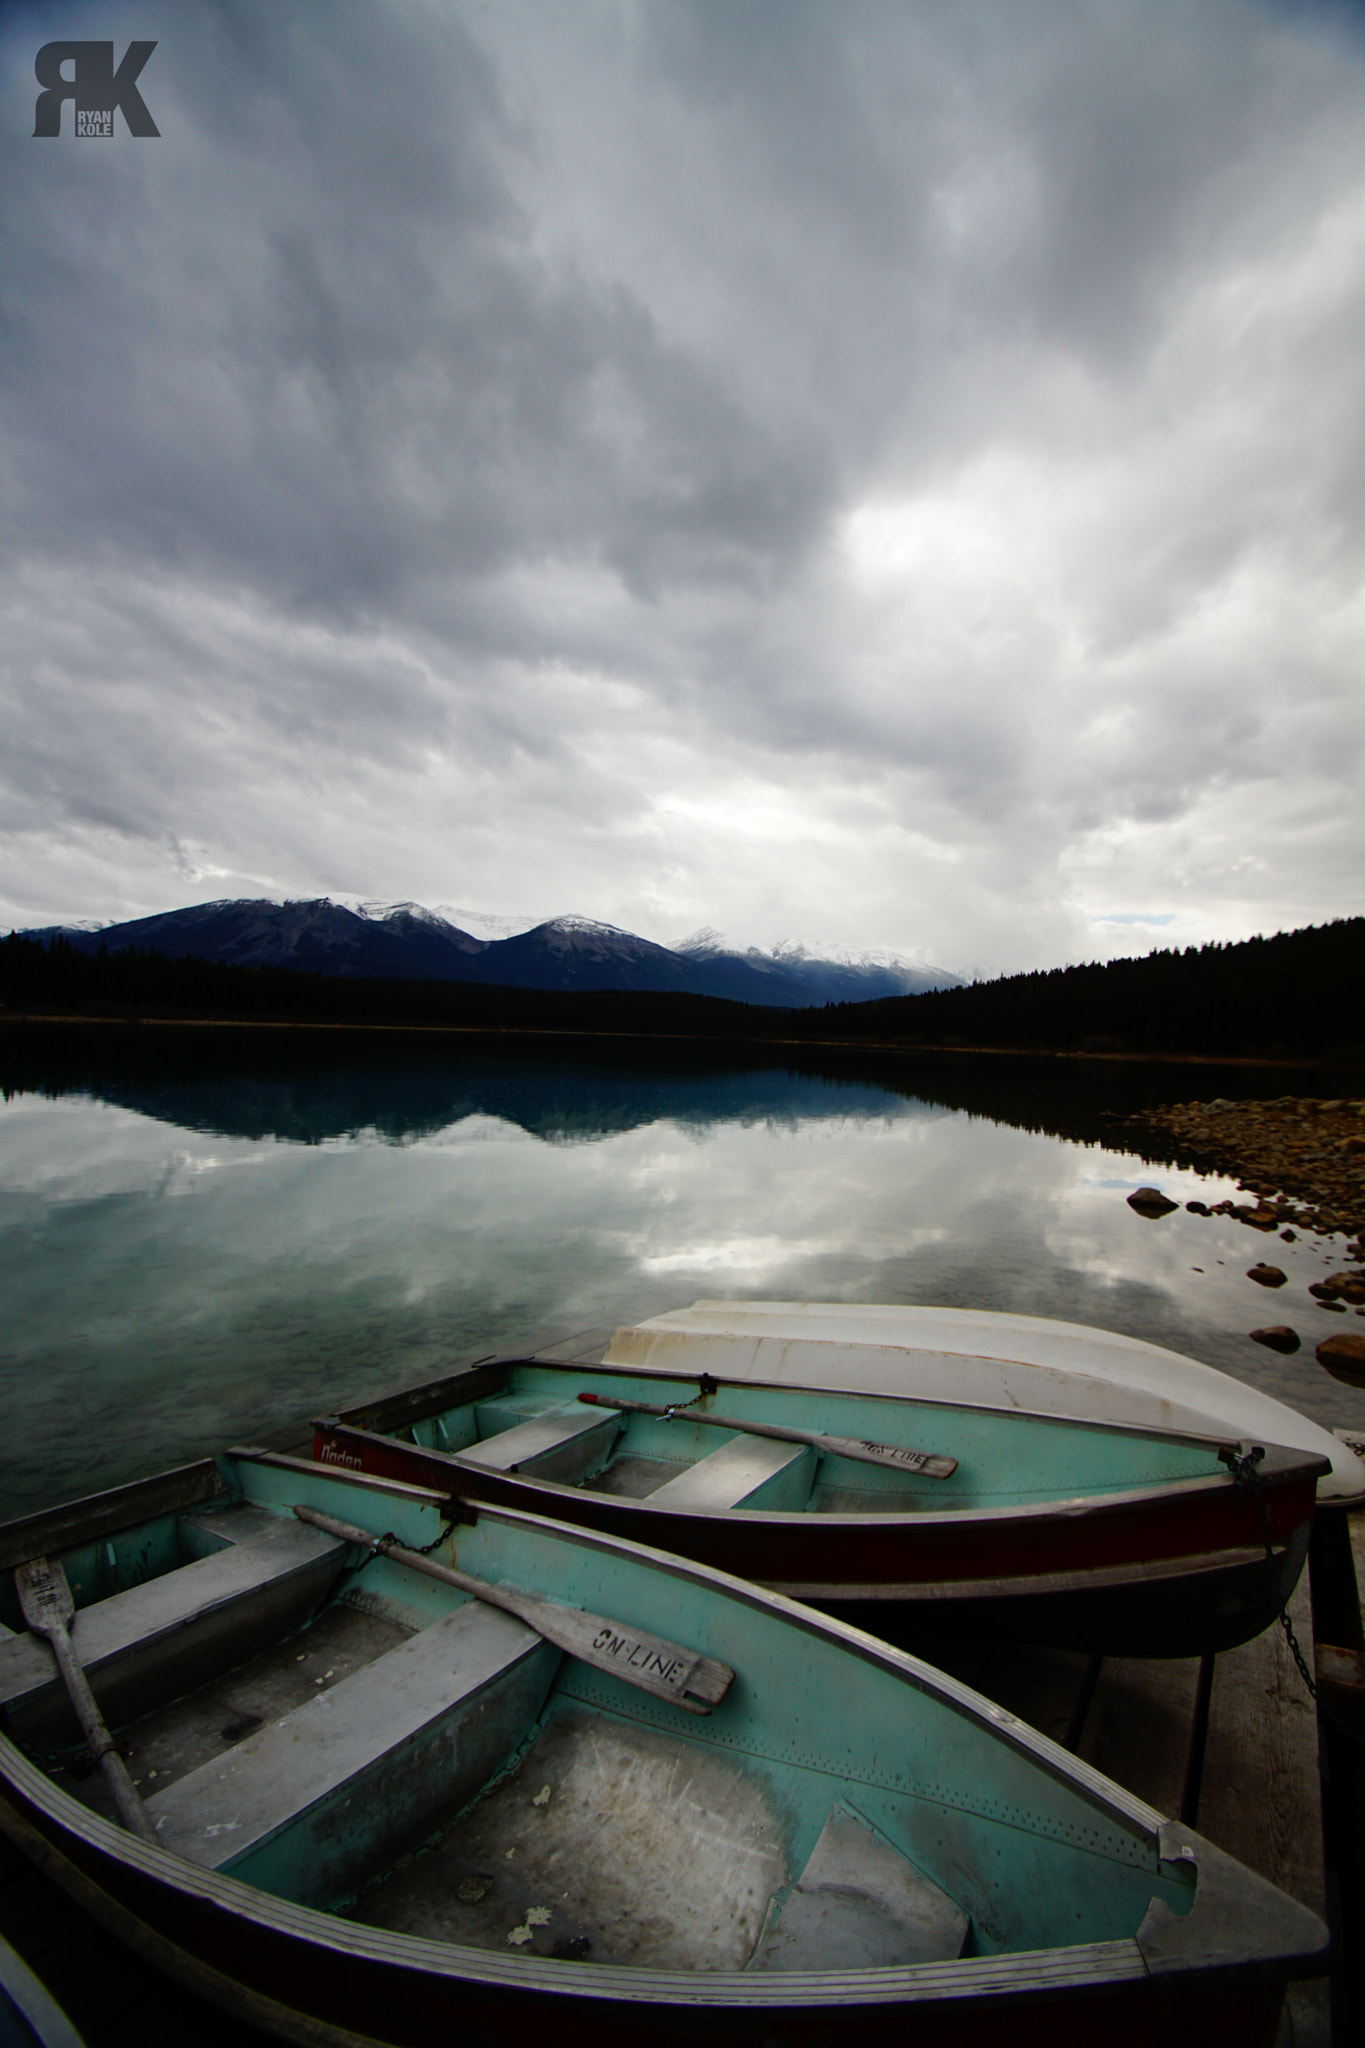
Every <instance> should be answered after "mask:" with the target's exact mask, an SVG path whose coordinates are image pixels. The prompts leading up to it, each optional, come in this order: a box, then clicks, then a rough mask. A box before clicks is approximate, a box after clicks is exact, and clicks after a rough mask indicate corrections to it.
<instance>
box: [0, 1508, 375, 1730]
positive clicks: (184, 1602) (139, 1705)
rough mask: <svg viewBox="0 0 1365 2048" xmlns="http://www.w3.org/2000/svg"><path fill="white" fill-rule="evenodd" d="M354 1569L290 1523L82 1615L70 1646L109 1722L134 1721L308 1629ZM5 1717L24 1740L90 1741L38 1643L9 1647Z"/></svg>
mask: <svg viewBox="0 0 1365 2048" xmlns="http://www.w3.org/2000/svg"><path fill="white" fill-rule="evenodd" d="M223 1520H224V1522H226V1521H227V1517H226V1516H224V1517H223ZM345 1560H346V1545H345V1544H344V1543H338V1542H337V1541H336V1539H335V1537H332V1536H327V1535H324V1534H323V1532H322V1531H321V1530H320V1529H310V1528H308V1527H306V1526H305V1525H304V1524H303V1523H302V1522H296V1521H294V1519H293V1518H292V1517H290V1519H289V1520H288V1521H284V1520H277V1521H275V1522H274V1525H273V1527H271V1528H269V1529H267V1530H265V1531H264V1532H263V1533H261V1534H257V1535H253V1536H251V1537H250V1538H248V1539H247V1540H246V1541H243V1542H236V1543H234V1542H228V1543H227V1544H225V1546H224V1547H223V1548H221V1549H218V1550H215V1551H213V1552H212V1553H211V1554H210V1555H209V1556H207V1557H203V1558H200V1559H198V1560H197V1561H196V1562H194V1563H192V1564H186V1565H181V1566H180V1568H179V1569H178V1570H176V1571H170V1572H166V1573H164V1574H163V1575H162V1576H161V1577H160V1578H156V1579H149V1580H147V1582H146V1583H145V1584H144V1585H141V1586H131V1587H129V1589H128V1591H127V1592H125V1593H115V1594H113V1595H111V1597H110V1598H109V1599H107V1600H97V1601H95V1602H94V1603H93V1604H92V1605H91V1606H89V1607H82V1608H81V1609H80V1610H79V1611H78V1612H77V1614H76V1618H75V1620H74V1622H73V1623H72V1627H71V1640H72V1644H73V1646H74V1648H75V1651H76V1655H77V1656H78V1657H79V1659H80V1661H81V1663H82V1664H83V1665H84V1666H85V1670H86V1672H87V1674H88V1676H89V1679H90V1684H91V1688H92V1690H93V1691H94V1694H95V1698H96V1699H97V1700H98V1701H99V1704H100V1706H101V1707H102V1709H103V1711H104V1713H105V1715H106V1716H107V1717H108V1719H109V1720H111V1721H113V1722H115V1723H118V1722H121V1721H128V1720H132V1719H134V1718H135V1717H136V1716H137V1715H138V1714H141V1713H145V1712H147V1711H148V1710H149V1709H150V1708H151V1707H154V1706H158V1705H160V1704H161V1703H162V1702H163V1701H166V1700H169V1699H174V1698H175V1697H176V1696H177V1694H179V1693H182V1692H187V1691H189V1690H190V1689H191V1688H192V1687H194V1686H197V1685H202V1684H205V1683H206V1682H207V1681H208V1680H209V1679H211V1678H214V1677H216V1676H218V1674H219V1673H221V1672H223V1671H228V1670H231V1668H232V1667H233V1665H235V1664H240V1663H242V1662H244V1660H245V1659H246V1658H248V1657H251V1656H254V1655H255V1653H256V1651H257V1650H259V1649H261V1648H263V1647H264V1646H265V1644H267V1643H269V1642H273V1641H275V1640H276V1639H277V1638H278V1637H279V1636H282V1635H285V1634H287V1633H288V1632H289V1631H290V1630H291V1629H294V1628H298V1627H299V1626H300V1625H301V1624H302V1623H303V1622H304V1621H305V1620H306V1619H307V1617H308V1615H309V1614H310V1613H311V1612H312V1610H313V1609H314V1607H316V1605H317V1603H318V1602H319V1600H321V1599H322V1597H323V1595H324V1594H325V1593H326V1591H327V1589H328V1588H329V1586H330V1585H331V1584H332V1581H333V1580H334V1579H335V1578H336V1577H337V1575H338V1573H339V1572H340V1570H341V1568H342V1565H343V1564H344V1563H345ZM0 1717H2V1718H3V1725H4V1727H5V1730H6V1733H8V1734H11V1735H17V1736H19V1737H21V1738H22V1739H25V1740H30V1741H42V1742H74V1741H77V1740H78V1739H79V1734H80V1731H79V1729H78V1727H77V1725H76V1719H75V1716H74V1714H73V1713H72V1711H71V1707H70V1703H69V1702H68V1700H67V1696H66V1688H65V1686H64V1685H63V1684H62V1681H61V1679H60V1678H59V1677H58V1676H57V1669H56V1663H55V1660H54V1658H53V1655H52V1652H51V1650H50V1649H49V1647H48V1645H47V1643H46V1642H44V1641H42V1640H40V1639H39V1638H38V1637H36V1636H32V1635H27V1634H25V1635H16V1636H12V1637H11V1638H10V1639H9V1641H8V1642H0Z"/></svg>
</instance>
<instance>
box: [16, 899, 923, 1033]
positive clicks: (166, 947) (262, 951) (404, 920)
mask: <svg viewBox="0 0 1365 2048" xmlns="http://www.w3.org/2000/svg"><path fill="white" fill-rule="evenodd" d="M471 927H472V929H471ZM57 935H60V936H61V937H62V938H64V939H65V940H66V941H67V942H68V943H69V944H70V945H72V946H75V947H76V948H77V949H78V950H80V951H82V952H89V953H93V952H96V951H98V949H99V948H100V947H101V946H105V947H107V948H108V949H109V950H110V951H111V952H118V951H120V950H122V949H124V948H128V947H137V948H143V949H148V950H155V951H157V952H160V953H163V954H165V955H167V956H168V957H169V958H172V959H176V958H183V957H184V956H186V955H188V954H195V955H197V956H198V957H199V958H201V959H205V960H221V961H224V962H227V963H229V964H231V965H234V966H240V967H288V968H294V969H296V970H298V971H300V972H304V973H314V974H339V975H345V976H367V977H375V978H380V979H389V980H402V981H475V982H482V983H485V984H494V985H498V986H501V987H505V988H535V989H653V990H658V991H668V992H671V993H674V994H678V995H707V996H724V997H728V998H730V999H731V1000H733V1001H737V1002H745V1003H761V1004H764V1005H766V1006H768V1007H773V1008H782V1009H792V1008H799V1007H802V1006H805V1005H809V1004H815V1003H826V1002H867V1001H870V1000H871V999H872V998H874V997H877V996H886V995H906V994H917V993H918V992H919V991H920V990H922V989H926V988H940V987H943V986H945V985H948V984H950V983H951V982H952V981H953V980H954V977H953V976H952V975H948V974H943V973H941V972H938V971H937V970H935V969H933V968H927V969H926V968H918V967H915V966H913V965H912V964H911V963H909V962H907V961H903V960H900V959H899V958H898V957H897V956H896V955H894V954H876V955H874V954H851V953H845V954H844V956H843V957H842V958H836V957H834V956H833V954H832V953H824V954H821V955H815V954H813V953H812V951H811V949H810V948H809V947H807V946H804V945H800V944H797V943H795V942H792V941H788V942H786V943H784V944H783V945H782V946H780V947H775V948H774V949H773V950H772V951H771V952H763V951H762V950H761V949H760V948H758V947H749V948H747V949H745V950H744V951H741V950H740V949H739V948H738V947H734V946H731V945H729V944H728V942H727V941H726V940H725V939H724V938H723V937H722V936H721V934H720V933H718V932H716V931H714V930H712V929H711V928H710V927H709V926H708V927H706V928H704V929H703V930H701V931H698V932H693V933H692V934H691V936H690V937H689V938H687V939H685V940H683V941H682V942H681V944H679V945H677V946H660V945H656V944H655V943H654V942H653V940H651V939H642V938H639V937H638V936H637V935H636V934H635V933H633V932H627V931H622V930H621V929H620V928H619V927H618V926H616V925H610V924H601V923H599V922H597V921H596V920H595V919H593V918H589V917H578V916H574V915H568V916H563V917H552V918H546V919H543V920H541V921H540V922H537V923H532V924H529V925H528V924H527V923H526V922H525V921H524V920H522V919H520V918H515V917H500V916H497V915H495V914H493V913H487V912H471V911H463V910H462V911H455V910H453V909H450V908H448V907H446V906H444V905H443V906H442V907H441V908H440V909H437V910H431V909H428V908H427V907H426V906H425V905H424V904H421V903H385V902H380V901H377V900H376V899H374V898H370V897H358V896H357V897H349V898H345V899H337V898H334V897H327V896H320V897H314V898H311V899H308V900H305V901H276V900H274V899H272V898H265V897H251V898H247V899H245V900H228V901H221V902H214V903H196V904H192V905H190V906H188V907H187V908H185V909H183V910H168V911H162V912H160V913H159V914H157V915H156V916H153V917H139V918H132V919H130V920H127V921H126V922H123V923H117V924H107V925H103V926H99V925H90V924H80V925H77V924H69V925H61V926H48V927H44V928H43V929H42V930H38V931H30V932H28V933H27V934H25V936H27V937H29V938H42V939H51V938H53V937H54V936H57Z"/></svg>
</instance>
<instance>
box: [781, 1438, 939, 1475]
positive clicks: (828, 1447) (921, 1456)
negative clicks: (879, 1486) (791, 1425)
mask: <svg viewBox="0 0 1365 2048" xmlns="http://www.w3.org/2000/svg"><path fill="white" fill-rule="evenodd" d="M814 1441H815V1442H816V1443H817V1444H818V1446H819V1448H820V1449H821V1450H822V1451H823V1452H824V1453H825V1455H826V1457H830V1458H854V1459H856V1460H857V1461H858V1463H859V1464H862V1465H884V1466H886V1467H888V1468H889V1469H890V1470H891V1471H893V1472H912V1473H916V1474H918V1475H919V1476H920V1477H922V1478H925V1479H951V1477H952V1475H953V1473H954V1472H956V1470H957V1459H956V1458H945V1457H942V1456H941V1455H940V1454H939V1453H938V1452H937V1451H912V1450H907V1449H906V1448H905V1447H904V1446H903V1445H901V1444H878V1443H873V1442H871V1441H870V1440H869V1439H866V1438H863V1437H850V1436H821V1437H818V1438H816V1439H814Z"/></svg>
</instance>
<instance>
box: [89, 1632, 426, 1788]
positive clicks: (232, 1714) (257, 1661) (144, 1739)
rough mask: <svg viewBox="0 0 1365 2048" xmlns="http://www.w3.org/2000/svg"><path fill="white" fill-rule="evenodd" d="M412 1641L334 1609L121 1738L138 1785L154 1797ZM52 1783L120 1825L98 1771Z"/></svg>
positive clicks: (123, 1732) (134, 1726) (132, 1726)
mask: <svg viewBox="0 0 1365 2048" xmlns="http://www.w3.org/2000/svg"><path fill="white" fill-rule="evenodd" d="M410 1633H411V1631H410V1630H408V1629H405V1628H401V1627H399V1626H398V1624H397V1623H395V1622H392V1621H385V1620H381V1619H380V1618H379V1617H378V1616H377V1615H373V1614H367V1613H365V1612H363V1611H362V1610H360V1609H358V1608H355V1607H349V1606H344V1607H343V1606H337V1607H329V1608H327V1609H326V1610H325V1611H324V1612H323V1613H322V1614H320V1615H319V1616H318V1618H317V1620H316V1621H314V1622H312V1623H310V1625H309V1626H308V1627H307V1628H305V1629H302V1630H300V1632H299V1633H298V1634H297V1635H295V1636H291V1637H290V1638H289V1639H288V1640H287V1641H286V1642H282V1643H273V1644H272V1645H271V1646H270V1648H269V1649H267V1650H262V1651H261V1652H260V1654H259V1655H258V1656H256V1657H253V1658H252V1659H251V1660H250V1662H248V1663H246V1664H241V1665H239V1666H238V1667H237V1668H236V1670H234V1671H230V1672H228V1673H227V1675H226V1676H225V1677H224V1678H222V1679H220V1680H219V1681H218V1682H217V1683H216V1684H215V1685H211V1686H208V1687H206V1688H205V1690H203V1691H202V1692H198V1693H195V1694H193V1695H191V1696H190V1697H189V1698H187V1699H181V1700H177V1701H175V1702H174V1703H173V1704H172V1705H171V1706H168V1707H160V1708H158V1709H157V1711H156V1712H155V1713H152V1714H147V1715H145V1716H144V1717H143V1718H142V1720H140V1721H135V1722H133V1723H131V1724H130V1725H129V1726H128V1727H127V1728H124V1729H121V1730H119V1746H120V1748H121V1749H123V1751H124V1754H125V1755H126V1757H127V1761H128V1769H129V1771H130V1772H131V1773H132V1778H133V1783H134V1784H135V1785H136V1786H137V1787H138V1789H139V1791H140V1792H141V1793H142V1795H143V1797H144V1798H148V1797H150V1796H151V1795H152V1793H154V1792H155V1791H157V1790H158V1789H159V1788H162V1787H164V1786H166V1785H168V1784H173V1783H174V1782H175V1781H176V1780H177V1779H179V1778H183V1777H186V1776H187V1775H188V1773H189V1772H191V1771H195V1770H198V1769H199V1767H200V1765H201V1764H206V1763H211V1762H212V1761H213V1760H214V1758H215V1757H219V1756H222V1755H224V1754H225V1752H226V1751H228V1750H230V1749H232V1748H233V1747H234V1746H235V1745H236V1744H237V1743H239V1742H241V1741H243V1740H244V1739H245V1738H246V1737H247V1736H249V1735H254V1734H255V1732H256V1730H257V1729H258V1728H261V1727H263V1726H265V1725H266V1723H268V1722H271V1721H280V1720H282V1719H283V1718H284V1716H285V1715H286V1714H289V1713H292V1712H293V1710H294V1709H295V1708H296V1707H301V1706H303V1705H304V1704H305V1702H306V1701H308V1700H310V1699H316V1697H317V1696H318V1694H319V1693H320V1692H322V1691H324V1690H325V1689H329V1688H330V1687H332V1686H333V1685H339V1684H340V1683H341V1681H342V1679H343V1678H350V1677H351V1676H352V1674H353V1673H354V1672H357V1671H360V1670H363V1669H364V1667H365V1666H366V1665H367V1664H372V1663H374V1661H375V1659H376V1658H377V1657H382V1656H383V1655H384V1653H385V1652H386V1651H387V1650H392V1649H393V1648H394V1647H395V1646H396V1645H397V1644H399V1643H401V1642H404V1641H406V1639H407V1637H408V1635H409V1634H410ZM53 1776H54V1778H55V1781H56V1783H57V1784H59V1785H60V1786H61V1787H62V1789H63V1790H64V1791H67V1792H70V1793H72V1794H73V1795H74V1796H75V1797H76V1798H77V1799H79V1800H81V1801H82V1803H83V1804H84V1805H86V1806H88V1807H90V1808H91V1809H92V1810H93V1811H94V1812H96V1813H100V1814H103V1815H105V1816H106V1817H107V1818H109V1819H112V1818H113V1817H114V1803H113V1800H112V1798H111V1797H110V1794H109V1789H108V1786H107V1785H106V1783H105V1780H104V1777H103V1775H102V1773H101V1772H99V1771H98V1770H96V1769H95V1767H94V1766H93V1764H89V1763H78V1764H75V1765H73V1766H69V1767H68V1768H67V1769H65V1770H61V1771H56V1772H54V1773H53Z"/></svg>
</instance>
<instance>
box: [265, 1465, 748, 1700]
mask: <svg viewBox="0 0 1365 2048" xmlns="http://www.w3.org/2000/svg"><path fill="white" fill-rule="evenodd" d="M294 1513H295V1514H296V1515H297V1516H298V1518H299V1520H300V1521H301V1522H311V1523H312V1524H313V1526H314V1528H317V1529H325V1530H326V1531H327V1533H328V1534H329V1535H330V1536H336V1537H339V1538H340V1539H341V1541H342V1542H344V1543H354V1544H356V1545H357V1546H358V1547H359V1548H361V1549H364V1550H368V1551H369V1552H370V1553H371V1554H372V1555H373V1556H376V1557H387V1558H390V1559H391V1560H392V1561H393V1563H394V1564H401V1565H406V1566H407V1567H408V1569H409V1570H410V1571H415V1572H425V1573H426V1574H427V1576H428V1578H433V1579H439V1580H440V1581H441V1582H442V1584H444V1585H447V1586H454V1587H456V1588H457V1589H458V1590H459V1591H460V1592H462V1593H472V1594H473V1596H474V1598H475V1599H476V1600H486V1601H487V1602H488V1604H489V1605H490V1606H491V1607H500V1608H502V1609H503V1610H504V1612H505V1613H507V1614H514V1615H515V1616H516V1617H517V1619H518V1620H519V1621H524V1622H525V1623H526V1625H527V1627H528V1628H533V1629H534V1630H535V1631H536V1633H537V1635H541V1636H544V1638H545V1640H546V1641H547V1642H549V1643H554V1644H555V1645H556V1647H557V1648H558V1649H561V1650H565V1651H567V1652H568V1654H569V1655H570V1656H571V1657H578V1658H579V1659H581V1661H582V1662H583V1663H585V1664H593V1665H595V1666H596V1667H597V1669H598V1670H599V1671H609V1672H610V1673H611V1675H612V1676H613V1677H614V1678H622V1679H624V1680H625V1682H626V1683H627V1684H628V1685H634V1686H638V1687H639V1688H640V1690H641V1691H642V1692H647V1693H652V1694H653V1695H654V1697H655V1698H656V1699H663V1700H667V1701H668V1702H669V1703H670V1705H672V1706H675V1707H681V1708H682V1709H683V1711H684V1713H688V1714H709V1713H710V1711H711V1708H712V1706H715V1705H717V1704H718V1703H719V1702H720V1701H721V1700H723V1699H724V1697H725V1694H726V1692H727V1690H728V1688H729V1686H730V1682H731V1680H732V1679H733V1678H734V1675H735V1674H734V1672H733V1671H732V1670H731V1668H730V1666H729V1665H728V1664H722V1663H720V1662H719V1660H718V1659H717V1658H715V1657H707V1656H704V1655H703V1654H702V1653H701V1652H700V1651H697V1650H688V1649H684V1648H683V1646H682V1645H681V1644H680V1643H670V1642H668V1641H667V1640H666V1639H665V1638H664V1637H662V1636H656V1635H652V1634H650V1633H649V1632H648V1631H647V1630H645V1629H636V1628H631V1627H629V1626H627V1625H625V1624H623V1623H621V1622H616V1621H611V1620H609V1619H608V1618H607V1617H606V1616H605V1615H602V1614H589V1613H588V1612H586V1611H585V1610H584V1609H583V1608H581V1607H565V1606H563V1605H561V1604H560V1602H559V1601H557V1600H546V1599H543V1598H542V1597H541V1596H540V1594H538V1593H522V1592H520V1591H518V1590H517V1588H515V1587H513V1586H494V1585H490V1583H489V1582H488V1580H486V1579H474V1578H471V1577H470V1576H469V1574H468V1572H461V1571H456V1570H454V1569H453V1567H452V1566H450V1565H447V1564H438V1563H437V1562H436V1559H435V1558H434V1557H427V1556H425V1555H424V1554H423V1553H422V1552H421V1551H420V1550H408V1549H405V1548H404V1546H403V1545H402V1544H401V1543H400V1542H399V1541H398V1539H397V1537H396V1536H371V1535H370V1534H369V1533H368V1532H367V1531H366V1530H364V1529H358V1528H356V1527H355V1525H354V1524H353V1523H351V1522H340V1521H337V1520H336V1519H335V1517H334V1516H332V1515H324V1514H321V1513H319V1511H318V1510H317V1509H316V1508H309V1507H303V1506H296V1507H295V1509H294ZM689 1693H691V1694H694V1695H695V1697H694V1698H691V1699H689V1698H688V1697H687V1695H688V1694H689Z"/></svg>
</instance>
